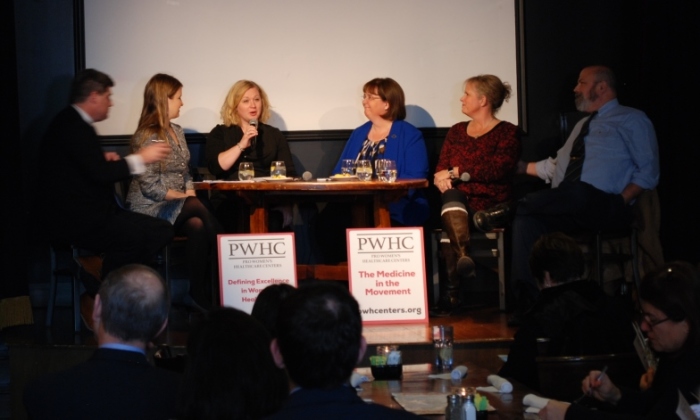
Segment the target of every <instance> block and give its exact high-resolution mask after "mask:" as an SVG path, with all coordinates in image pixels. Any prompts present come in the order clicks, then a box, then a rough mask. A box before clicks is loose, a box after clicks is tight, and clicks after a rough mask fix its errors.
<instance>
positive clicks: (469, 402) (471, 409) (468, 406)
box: [462, 395, 476, 420]
mask: <svg viewBox="0 0 700 420" xmlns="http://www.w3.org/2000/svg"><path fill="white" fill-rule="evenodd" d="M462 419H463V420H476V406H475V405H474V396H473V395H467V399H466V400H465V401H464V405H463V406H462Z"/></svg>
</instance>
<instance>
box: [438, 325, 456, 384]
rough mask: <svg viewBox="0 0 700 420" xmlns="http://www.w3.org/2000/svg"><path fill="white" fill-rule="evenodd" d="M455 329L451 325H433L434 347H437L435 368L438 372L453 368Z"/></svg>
mask: <svg viewBox="0 0 700 420" xmlns="http://www.w3.org/2000/svg"><path fill="white" fill-rule="evenodd" d="M453 333H454V330H453V328H452V326H451V325H435V326H433V347H434V348H435V368H436V369H437V371H438V372H449V371H451V370H452V363H453V357H452V343H453V337H454V336H453Z"/></svg>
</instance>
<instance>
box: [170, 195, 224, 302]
mask: <svg viewBox="0 0 700 420" xmlns="http://www.w3.org/2000/svg"><path fill="white" fill-rule="evenodd" d="M173 226H174V228H175V235H177V236H186V237H187V245H186V253H187V265H188V271H189V277H190V294H191V295H192V297H193V298H195V300H197V298H200V299H206V300H207V301H209V300H210V299H211V289H210V287H211V285H212V280H214V281H216V280H217V279H216V278H215V276H214V274H215V273H216V269H217V268H218V264H216V252H215V251H216V235H217V234H219V233H223V229H222V227H221V225H220V224H219V222H218V221H217V220H216V218H215V217H214V215H213V214H212V213H211V212H210V211H209V210H208V209H207V207H206V206H205V205H204V204H202V202H201V201H199V199H198V198H197V197H187V199H185V204H184V205H183V206H182V210H180V214H179V215H178V216H177V219H175V223H174V225H173ZM212 277H214V279H212Z"/></svg>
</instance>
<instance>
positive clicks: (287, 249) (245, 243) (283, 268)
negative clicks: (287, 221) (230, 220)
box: [218, 232, 297, 313]
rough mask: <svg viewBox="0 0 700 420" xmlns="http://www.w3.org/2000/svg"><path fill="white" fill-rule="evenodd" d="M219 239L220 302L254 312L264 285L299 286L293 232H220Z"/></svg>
mask: <svg viewBox="0 0 700 420" xmlns="http://www.w3.org/2000/svg"><path fill="white" fill-rule="evenodd" d="M218 242H219V282H220V286H219V289H220V292H221V306H228V307H231V308H236V309H240V310H241V311H244V312H246V313H251V312H252V311H253V304H254V303H255V299H256V298H257V297H258V294H259V293H260V292H261V291H262V289H264V288H265V287H267V286H269V285H271V284H278V283H287V284H290V285H292V286H294V287H296V286H297V266H296V256H295V252H294V233H292V232H285V233H260V234H236V235H219V236H218Z"/></svg>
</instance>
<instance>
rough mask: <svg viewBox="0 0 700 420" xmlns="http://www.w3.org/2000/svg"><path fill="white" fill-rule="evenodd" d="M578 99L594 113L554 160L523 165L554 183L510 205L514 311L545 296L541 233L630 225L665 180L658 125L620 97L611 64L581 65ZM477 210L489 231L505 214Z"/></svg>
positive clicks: (500, 210)
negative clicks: (534, 254) (647, 195)
mask: <svg viewBox="0 0 700 420" xmlns="http://www.w3.org/2000/svg"><path fill="white" fill-rule="evenodd" d="M574 99H575V105H576V109H577V110H579V111H581V112H586V113H588V114H589V115H587V116H586V117H584V118H582V119H581V120H580V121H579V122H578V123H577V124H576V125H575V126H574V128H573V130H572V131H571V134H570V135H569V138H568V139H567V140H566V142H565V143H564V145H563V146H562V147H561V148H560V149H559V150H558V151H557V154H556V158H554V157H550V158H548V159H544V160H541V161H539V162H529V163H525V162H520V163H519V164H518V171H519V172H521V173H526V174H528V175H532V176H537V177H540V178H541V179H543V180H544V181H545V182H547V183H551V186H552V188H549V189H544V190H540V191H536V192H533V193H530V194H527V195H526V196H525V197H524V198H522V199H521V200H519V201H518V202H517V203H516V204H517V205H516V206H509V207H512V209H510V210H509V211H508V212H509V213H515V219H514V220H513V224H512V232H513V234H512V238H513V242H512V243H513V246H512V262H513V263H512V274H511V282H512V284H513V288H512V289H513V290H514V292H515V297H516V299H517V300H518V309H517V310H516V315H521V314H522V313H523V312H524V311H525V310H526V309H527V308H528V307H529V306H530V305H531V304H532V302H534V301H535V300H536V299H537V295H538V294H539V291H538V288H537V284H536V282H535V280H534V278H533V277H532V275H531V273H530V270H529V267H528V258H529V256H530V250H531V249H532V245H533V244H534V243H535V241H536V240H537V239H538V238H539V237H540V236H542V235H543V234H545V233H548V232H557V231H558V232H563V233H566V234H568V235H576V234H579V233H584V232H595V231H599V230H608V229H619V228H621V227H627V226H629V225H630V223H631V222H632V215H633V213H632V204H633V203H634V202H635V200H636V198H637V197H639V195H640V194H641V193H642V192H644V191H645V190H651V189H654V188H656V185H657V184H658V182H659V150H658V144H657V141H656V134H655V132H654V126H653V125H652V123H651V121H650V120H649V118H648V117H647V116H646V115H645V114H644V112H642V111H640V110H638V109H634V108H630V107H627V106H623V105H621V104H620V103H619V102H618V99H617V82H616V79H615V75H614V73H613V72H612V70H611V69H610V68H608V67H605V66H589V67H586V68H584V69H583V70H581V73H580V74H579V78H578V82H577V83H576V86H575V87H574ZM506 207H508V205H506ZM477 216H478V217H479V219H480V220H481V221H482V223H481V225H482V228H484V229H489V228H493V227H498V226H496V224H497V223H496V222H497V221H498V222H502V221H504V220H507V217H503V207H502V206H501V207H500V208H499V206H496V207H494V208H491V209H488V210H485V211H484V212H483V213H482V214H479V215H475V216H474V217H475V218H477Z"/></svg>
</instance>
